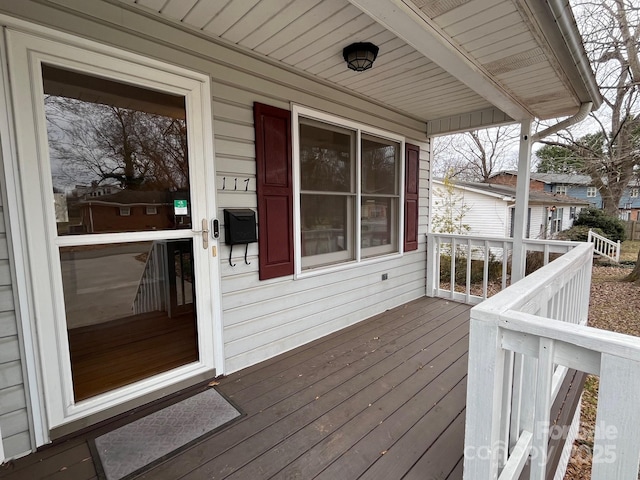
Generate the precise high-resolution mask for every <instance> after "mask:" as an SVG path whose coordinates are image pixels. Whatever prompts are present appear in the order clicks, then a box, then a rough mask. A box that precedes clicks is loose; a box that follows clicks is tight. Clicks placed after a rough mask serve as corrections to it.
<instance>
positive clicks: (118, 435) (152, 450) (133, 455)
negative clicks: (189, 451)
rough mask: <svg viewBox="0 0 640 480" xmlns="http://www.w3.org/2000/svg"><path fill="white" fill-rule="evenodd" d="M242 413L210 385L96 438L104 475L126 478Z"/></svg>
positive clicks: (111, 479)
mask: <svg viewBox="0 0 640 480" xmlns="http://www.w3.org/2000/svg"><path fill="white" fill-rule="evenodd" d="M239 415H240V412H238V410H236V409H235V408H234V407H233V405H231V404H230V403H229V402H228V401H227V400H226V399H225V398H224V397H223V396H222V395H220V394H219V393H218V392H217V391H215V390H214V389H213V388H210V389H208V390H205V391H204V392H202V393H199V394H197V395H194V396H193V397H189V398H187V399H185V400H182V401H181V402H178V403H176V404H173V405H170V406H168V407H166V408H163V409H162V410H159V411H157V412H155V413H152V414H151V415H147V416H146V417H143V418H141V419H139V420H136V421H135V422H132V423H129V424H127V425H124V426H123V427H120V428H118V429H116V430H113V431H111V432H109V433H106V434H104V435H102V436H100V437H97V438H96V439H95V446H96V450H97V452H98V455H99V456H100V461H101V462H102V470H103V472H102V473H103V474H104V476H103V478H106V479H107V480H120V479H122V478H125V477H127V476H128V475H130V474H132V473H134V472H137V471H138V470H140V469H142V468H144V467H147V466H149V465H150V464H153V463H154V462H155V463H157V461H158V460H160V459H163V457H165V456H167V455H169V454H170V453H171V452H175V451H176V450H178V449H180V448H181V447H184V446H185V445H187V444H189V443H190V442H193V441H194V440H196V439H198V438H199V437H202V436H203V435H205V434H207V433H210V432H212V431H213V430H215V429H217V428H219V427H221V426H223V425H224V424H226V423H227V422H229V421H231V420H233V419H234V418H236V417H238V416H239ZM101 476H102V475H101Z"/></svg>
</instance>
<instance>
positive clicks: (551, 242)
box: [522, 238, 583, 247]
mask: <svg viewBox="0 0 640 480" xmlns="http://www.w3.org/2000/svg"><path fill="white" fill-rule="evenodd" d="M522 242H523V243H524V244H525V245H559V246H560V245H561V246H566V247H575V246H577V245H580V244H581V243H583V242H573V241H571V240H550V239H549V240H544V239H541V238H525V239H524V240H523V241H522Z"/></svg>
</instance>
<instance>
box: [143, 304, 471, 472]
mask: <svg viewBox="0 0 640 480" xmlns="http://www.w3.org/2000/svg"><path fill="white" fill-rule="evenodd" d="M458 307H462V308H461V309H459V308H458ZM468 308H469V307H468V306H460V305H457V307H456V308H454V309H453V312H457V317H456V316H455V315H452V316H451V317H449V318H447V316H446V315H445V316H442V317H439V318H438V319H437V323H438V325H437V326H435V328H433V327H434V326H433V325H430V322H427V323H426V325H424V326H422V327H421V328H417V329H410V330H409V331H407V332H406V333H404V337H405V338H404V339H402V338H400V339H396V344H395V345H391V344H390V345H389V350H385V349H384V348H378V349H376V351H374V352H371V353H369V354H368V355H366V356H364V357H363V358H362V360H361V361H360V362H354V363H353V364H350V365H347V364H344V362H342V363H343V365H342V366H341V367H342V368H341V369H340V370H339V371H338V372H336V373H335V374H333V375H330V376H326V377H325V378H324V379H323V380H322V381H321V382H319V383H318V384H316V385H311V384H309V386H307V387H306V388H302V389H300V390H299V391H298V392H295V393H294V394H292V395H287V393H286V391H283V392H282V397H283V398H282V401H281V402H279V403H277V404H275V405H274V406H272V407H271V408H266V409H264V410H263V411H261V412H259V411H258V412H254V413H257V414H258V415H257V417H256V418H252V417H249V416H248V417H246V418H245V419H243V420H242V421H241V422H238V423H237V424H236V425H234V426H233V427H232V428H230V429H229V430H228V431H227V432H226V434H225V435H224V436H222V435H219V436H216V438H212V439H211V441H205V442H204V443H203V444H200V445H197V446H195V447H194V448H193V451H192V452H191V453H192V454H193V455H189V456H190V457H196V458H208V459H211V460H210V461H209V462H208V464H206V465H204V466H202V467H198V469H197V470H194V475H196V476H197V475H206V474H211V473H210V472H215V471H217V470H216V469H218V468H221V465H222V466H223V467H224V468H225V469H226V470H225V471H227V472H228V473H231V472H232V471H233V470H235V469H238V468H241V467H242V466H243V465H244V464H246V463H248V462H250V461H251V460H252V459H253V458H255V457H257V456H259V454H260V453H261V452H264V451H266V450H268V449H269V448H270V447H271V446H272V445H275V444H277V443H279V442H280V441H282V440H283V439H285V438H287V437H288V436H290V435H291V434H293V433H295V431H296V430H299V429H300V428H302V427H304V426H305V425H306V424H308V423H310V422H311V421H313V420H314V419H316V418H319V417H321V416H322V415H323V414H325V413H326V412H328V411H330V410H332V409H335V408H339V409H343V403H344V402H346V401H347V400H348V399H349V398H350V397H352V396H354V395H357V394H359V393H360V392H361V391H362V390H363V389H366V388H371V387H369V385H371V384H372V383H373V382H376V381H377V380H379V379H380V378H381V377H382V376H384V375H386V374H387V373H388V372H390V371H393V370H394V369H397V368H398V367H400V366H402V365H403V364H405V363H406V361H407V358H409V357H410V356H411V355H413V353H414V351H416V350H417V351H420V350H421V349H422V348H424V347H426V346H428V344H429V343H432V344H433V346H432V347H431V348H432V350H434V351H435V350H437V349H439V350H440V351H443V350H445V349H446V348H448V347H449V346H450V345H451V344H452V343H455V342H454V339H459V338H460V333H457V334H453V333H451V331H452V330H454V329H456V327H460V326H461V325H463V326H466V324H467V323H468V320H467V319H468ZM453 318H456V319H457V320H456V321H453V320H452V319H453ZM465 328H466V327H465ZM422 337H425V340H422V341H421V339H422ZM412 344H413V349H412V350H411V349H409V348H408V346H409V345H412ZM416 344H417V345H416ZM465 348H466V345H465ZM434 355H435V353H434ZM347 363H348V362H347ZM405 368H406V367H405ZM411 368H417V367H416V366H415V365H414V366H412V367H409V370H410V369H411ZM410 373H411V371H407V372H405V373H404V374H405V375H407V376H408V375H410ZM302 378H303V379H304V377H302ZM386 379H387V381H391V379H390V377H387V378H386ZM223 387H224V386H223ZM222 391H223V392H224V388H222ZM245 400H246V401H248V402H250V401H251V400H250V398H247V399H245ZM236 401H237V402H238V403H239V404H240V405H243V400H242V399H236ZM368 402H369V400H367V404H368ZM276 422H277V423H276ZM292 429H293V430H292ZM278 432H279V433H278ZM278 435H280V437H278ZM212 452H219V458H216V455H215V454H213V455H212ZM228 462H231V463H232V464H233V467H232V466H231V465H229V464H228ZM194 467H197V465H196V464H195V463H194V462H193V458H191V461H189V460H188V459H186V458H185V459H184V461H178V462H172V463H171V465H167V466H166V471H165V468H162V469H160V468H159V469H157V470H156V471H154V472H152V473H153V475H152V476H150V477H148V478H167V479H168V478H177V476H179V475H181V474H183V475H184V474H185V473H186V472H188V471H190V470H191V469H193V468H194ZM201 468H202V469H201ZM195 472H197V473H195Z"/></svg>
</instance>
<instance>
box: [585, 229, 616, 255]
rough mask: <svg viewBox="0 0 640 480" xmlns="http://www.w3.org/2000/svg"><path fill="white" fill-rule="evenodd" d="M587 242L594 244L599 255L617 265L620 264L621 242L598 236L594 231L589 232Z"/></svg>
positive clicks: (594, 248) (594, 249)
mask: <svg viewBox="0 0 640 480" xmlns="http://www.w3.org/2000/svg"><path fill="white" fill-rule="evenodd" d="M587 242H590V243H593V251H594V252H595V253H597V254H598V255H602V256H603V257H607V258H608V259H609V260H612V261H614V262H616V263H620V240H618V241H617V242H614V241H613V240H609V239H608V238H606V237H603V236H602V235H598V234H597V233H596V232H594V231H593V230H589V235H588V236H587Z"/></svg>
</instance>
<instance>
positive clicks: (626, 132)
mask: <svg viewBox="0 0 640 480" xmlns="http://www.w3.org/2000/svg"><path fill="white" fill-rule="evenodd" d="M572 3H574V4H575V7H576V12H577V16H578V22H577V23H578V25H580V27H581V33H582V35H583V38H584V44H585V49H586V51H587V54H588V56H589V58H590V60H591V64H592V66H593V69H594V72H595V74H596V79H597V81H598V84H599V86H600V90H601V92H602V95H603V99H604V102H603V103H604V105H603V107H602V108H601V109H600V110H599V111H598V112H597V113H592V114H591V118H592V122H591V123H592V125H593V129H592V131H591V132H590V133H589V134H588V135H580V136H579V135H577V134H575V133H574V132H573V131H571V130H569V131H564V132H562V133H560V134H559V135H558V137H557V139H552V140H544V141H542V143H545V144H547V145H554V146H560V147H564V148H566V149H568V150H569V151H571V152H572V153H573V154H575V156H577V157H579V158H581V159H582V160H584V167H583V172H584V173H585V174H587V175H589V176H591V179H592V182H593V185H595V186H596V187H597V188H598V190H599V191H600V195H601V197H602V201H603V208H604V210H605V211H606V212H607V213H609V214H612V215H615V214H617V212H618V206H619V203H620V199H621V198H622V195H623V193H624V190H625V188H627V186H628V184H629V182H630V181H631V180H632V179H633V178H634V176H635V174H636V172H637V170H638V168H640V99H639V95H638V94H639V82H640V59H639V58H638V42H639V40H640V26H639V25H640V8H639V7H638V3H637V0H609V1H608V2H602V1H590V0H574V1H572Z"/></svg>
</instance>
